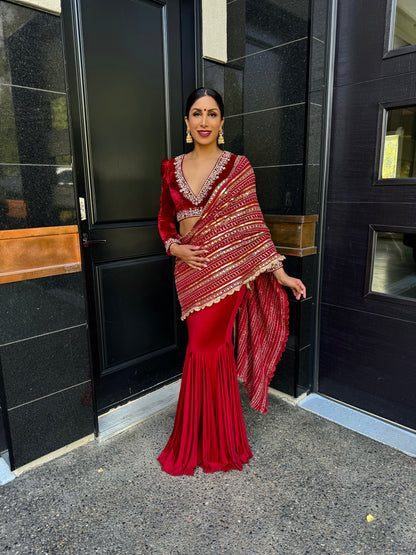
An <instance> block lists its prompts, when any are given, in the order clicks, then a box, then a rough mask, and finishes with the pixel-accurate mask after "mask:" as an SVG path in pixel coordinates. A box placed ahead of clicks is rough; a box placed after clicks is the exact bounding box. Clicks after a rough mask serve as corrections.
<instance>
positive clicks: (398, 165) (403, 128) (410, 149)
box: [380, 0, 416, 179]
mask: <svg viewBox="0 0 416 555" xmlns="http://www.w3.org/2000/svg"><path fill="white" fill-rule="evenodd" d="M415 2H416V0H415ZM380 169H381V179H408V178H411V177H416V106H404V107H401V108H391V109H389V110H386V125H385V136H384V144H383V160H382V164H381V168H380Z"/></svg>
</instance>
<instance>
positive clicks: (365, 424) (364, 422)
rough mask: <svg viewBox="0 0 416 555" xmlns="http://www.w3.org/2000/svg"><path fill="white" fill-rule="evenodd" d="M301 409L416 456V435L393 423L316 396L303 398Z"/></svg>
mask: <svg viewBox="0 0 416 555" xmlns="http://www.w3.org/2000/svg"><path fill="white" fill-rule="evenodd" d="M298 406H299V407H301V408H303V409H305V410H308V411H309V412H313V413H314V414H317V415H319V416H322V417H323V418H326V419H327V420H331V421H332V422H335V423H336V424H340V425H341V426H344V428H348V429H349V430H353V431H354V432H357V433H359V434H362V435H364V436H367V437H370V438H371V439H374V440H375V441H378V442H380V443H384V445H389V446H390V447H393V448H394V449H397V450H398V451H402V452H403V453H406V455H410V456H412V457H416V433H412V432H411V431H408V430H405V429H403V428H400V427H399V426H395V425H394V424H390V423H389V422H386V421H385V420H381V419H379V418H376V417H374V416H371V415H369V414H366V413H364V412H361V411H360V410H357V409H354V408H352V407H348V406H346V405H343V404H342V403H338V402H337V401H333V400H332V399H328V398H326V397H322V396H321V395H318V394H317V393H312V394H311V395H308V396H307V397H305V398H304V399H302V400H301V401H300V402H299V403H298Z"/></svg>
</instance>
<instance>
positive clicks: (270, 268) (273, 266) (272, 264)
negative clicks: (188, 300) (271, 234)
mask: <svg viewBox="0 0 416 555" xmlns="http://www.w3.org/2000/svg"><path fill="white" fill-rule="evenodd" d="M284 259H285V257H284V256H283V255H279V259H278V260H277V261H276V260H274V261H273V262H270V264H268V265H267V266H266V267H265V268H262V269H261V270H257V272H256V273H255V274H253V275H252V276H250V277H249V278H248V279H246V280H244V281H243V282H242V283H241V284H240V285H237V286H236V287H234V288H233V289H230V291H227V292H226V293H223V294H222V295H220V296H219V297H216V298H215V299H213V300H212V301H207V302H206V303H204V304H203V305H202V306H195V307H193V308H190V309H189V310H188V311H187V312H185V313H182V316H181V320H186V319H187V318H188V316H189V315H190V314H192V313H193V312H199V311H200V310H203V309H204V308H208V307H209V306H212V305H213V304H217V303H219V302H220V301H222V300H223V299H225V298H226V297H228V296H229V295H233V294H234V293H235V292H236V291H240V289H241V288H242V287H244V285H245V286H246V287H247V288H248V289H250V283H252V282H253V281H254V280H255V279H256V278H257V277H258V276H259V275H260V274H263V273H264V272H272V271H273V270H276V269H279V268H280V267H281V266H277V267H276V264H277V263H278V262H280V263H281V261H282V260H284ZM282 266H283V264H282Z"/></svg>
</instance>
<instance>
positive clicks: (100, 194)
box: [63, 0, 195, 414]
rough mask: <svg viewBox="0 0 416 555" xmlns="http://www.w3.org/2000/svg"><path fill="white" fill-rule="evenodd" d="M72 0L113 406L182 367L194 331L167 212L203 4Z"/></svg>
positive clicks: (95, 270) (96, 348)
mask: <svg viewBox="0 0 416 555" xmlns="http://www.w3.org/2000/svg"><path fill="white" fill-rule="evenodd" d="M63 4H64V5H63V16H64V24H65V43H66V46H67V60H68V76H69V92H70V111H71V116H72V130H73V145H74V162H75V168H76V179H77V191H78V195H79V197H81V198H80V202H81V205H80V218H81V226H82V232H83V234H84V240H85V241H84V243H85V244H84V263H85V271H86V277H87V289H88V292H89V294H88V302H89V312H90V318H89V322H90V334H91V345H92V359H93V367H94V373H95V376H94V377H95V379H94V384H95V398H96V402H97V409H98V414H102V413H104V412H105V411H107V410H108V409H109V408H111V407H112V406H115V405H117V404H120V403H122V402H126V401H128V400H130V399H132V398H134V397H136V396H138V395H141V394H143V393H145V392H148V391H150V390H151V389H152V388H155V387H157V386H159V385H162V384H164V383H167V382H169V381H170V380H172V379H174V378H175V377H176V376H178V375H179V373H180V372H181V365H182V357H183V343H184V341H183V335H184V329H183V326H182V325H181V324H180V323H179V322H178V320H179V314H178V307H177V301H176V293H175V288H174V283H173V277H172V276H173V272H172V270H173V260H172V258H171V257H169V256H167V255H166V253H165V251H164V247H163V244H162V242H161V240H160V238H159V234H158V229H157V213H158V208H159V197H160V162H161V160H162V159H163V158H168V157H171V156H173V155H176V154H178V153H180V152H182V145H183V127H184V124H183V119H182V117H183V95H182V90H183V87H185V88H188V89H191V88H192V87H193V86H194V78H193V77H192V70H193V68H194V65H195V55H194V51H193V46H192V45H193V40H192V41H191V40H190V45H191V46H190V47H187V45H186V44H184V42H183V41H184V40H186V37H188V38H189V39H191V38H192V39H193V28H189V26H188V27H187V29H186V30H185V31H186V32H185V31H184V32H181V27H182V23H181V18H182V19H183V18H184V17H185V16H186V17H188V16H189V15H191V16H192V14H189V13H186V8H183V9H182V13H181V2H180V0H168V1H153V0H117V2H115V1H114V0H67V1H66V2H64V3H63ZM187 4H189V2H188V3H187ZM189 9H192V8H188V10H189ZM190 20H191V21H192V17H190ZM191 35H192V36H191ZM181 37H182V38H181ZM182 51H184V52H185V53H186V54H184V56H183V57H182ZM183 75H187V76H188V77H187V79H188V82H184V78H183ZM185 81H186V79H185ZM83 199H85V213H84V211H83V204H82V203H83V202H84V200H83Z"/></svg>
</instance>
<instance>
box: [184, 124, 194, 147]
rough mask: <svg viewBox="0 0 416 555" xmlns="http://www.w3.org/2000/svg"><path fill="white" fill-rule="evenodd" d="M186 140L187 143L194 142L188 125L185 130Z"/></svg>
mask: <svg viewBox="0 0 416 555" xmlns="http://www.w3.org/2000/svg"><path fill="white" fill-rule="evenodd" d="M186 142H187V143H188V144H191V143H193V142H194V140H193V138H192V135H191V132H190V131H189V127H188V129H187V130H186Z"/></svg>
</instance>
